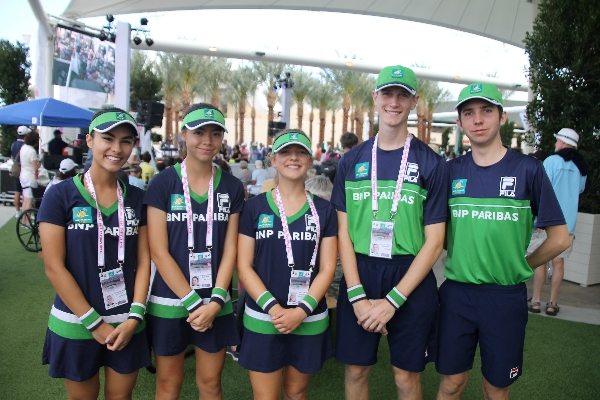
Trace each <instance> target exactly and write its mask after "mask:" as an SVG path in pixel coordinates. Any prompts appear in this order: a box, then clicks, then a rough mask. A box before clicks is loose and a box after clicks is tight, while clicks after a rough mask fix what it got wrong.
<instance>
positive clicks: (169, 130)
mask: <svg viewBox="0 0 600 400" xmlns="http://www.w3.org/2000/svg"><path fill="white" fill-rule="evenodd" d="M172 120H173V100H172V99H171V97H170V96H169V97H165V135H166V136H172V135H173V124H172V122H171V121H172Z"/></svg>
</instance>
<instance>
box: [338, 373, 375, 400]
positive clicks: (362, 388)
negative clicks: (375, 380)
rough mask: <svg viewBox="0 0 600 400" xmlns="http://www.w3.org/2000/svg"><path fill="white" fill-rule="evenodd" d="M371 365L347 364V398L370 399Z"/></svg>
mask: <svg viewBox="0 0 600 400" xmlns="http://www.w3.org/2000/svg"><path fill="white" fill-rule="evenodd" d="M370 370H371V367H365V366H362V365H346V368H345V371H344V387H345V393H346V400H368V399H369V371H370Z"/></svg>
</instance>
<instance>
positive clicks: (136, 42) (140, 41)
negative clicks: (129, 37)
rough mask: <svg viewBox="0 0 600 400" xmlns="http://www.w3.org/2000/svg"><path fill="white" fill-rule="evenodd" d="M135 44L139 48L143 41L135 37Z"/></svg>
mask: <svg viewBox="0 0 600 400" xmlns="http://www.w3.org/2000/svg"><path fill="white" fill-rule="evenodd" d="M133 43H135V45H136V46H139V45H140V43H142V39H140V37H139V36H137V35H136V36H134V37H133Z"/></svg>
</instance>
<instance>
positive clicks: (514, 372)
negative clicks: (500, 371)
mask: <svg viewBox="0 0 600 400" xmlns="http://www.w3.org/2000/svg"><path fill="white" fill-rule="evenodd" d="M518 375H519V367H514V368H511V369H510V373H509V375H508V376H509V378H510V379H515V378H516V377H517V376H518Z"/></svg>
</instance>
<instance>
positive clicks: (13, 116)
mask: <svg viewBox="0 0 600 400" xmlns="http://www.w3.org/2000/svg"><path fill="white" fill-rule="evenodd" d="M92 115H94V113H93V112H91V111H89V110H86V109H85V108H81V107H77V106H74V105H72V104H69V103H65V102H64V101H60V100H56V99H53V98H44V99H36V100H28V101H22V102H20V103H15V104H11V105H8V106H5V107H2V108H0V124H2V125H37V126H51V127H65V128H67V127H68V128H87V127H88V126H89V125H90V121H91V119H92Z"/></svg>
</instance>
